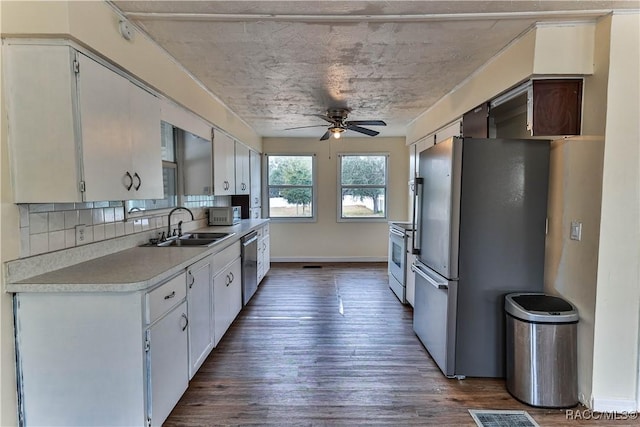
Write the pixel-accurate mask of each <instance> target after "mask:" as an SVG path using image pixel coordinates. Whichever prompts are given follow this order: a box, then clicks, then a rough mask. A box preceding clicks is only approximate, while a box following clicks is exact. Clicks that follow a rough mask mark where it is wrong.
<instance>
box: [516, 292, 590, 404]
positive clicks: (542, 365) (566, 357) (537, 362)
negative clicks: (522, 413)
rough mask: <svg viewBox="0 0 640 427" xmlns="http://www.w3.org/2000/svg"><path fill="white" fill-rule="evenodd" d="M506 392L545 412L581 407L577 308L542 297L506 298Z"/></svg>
mask: <svg viewBox="0 0 640 427" xmlns="http://www.w3.org/2000/svg"><path fill="white" fill-rule="evenodd" d="M505 312H506V317H507V322H506V323H507V342H506V349H507V354H506V359H507V390H508V391H509V393H511V394H512V395H513V396H514V397H515V398H516V399H518V400H520V401H522V402H524V403H526V404H528V405H531V406H539V407H546V408H567V407H571V406H575V405H577V404H578V380H577V358H576V353H577V323H578V310H577V309H576V308H575V306H574V305H573V304H571V303H570V302H568V301H566V300H564V299H562V298H558V297H554V296H551V295H545V294H540V293H515V294H509V295H507V296H506V298H505Z"/></svg>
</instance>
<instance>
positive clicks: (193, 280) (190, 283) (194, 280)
mask: <svg viewBox="0 0 640 427" xmlns="http://www.w3.org/2000/svg"><path fill="white" fill-rule="evenodd" d="M187 273H188V274H189V277H190V278H191V282H189V289H191V288H192V287H193V284H194V283H196V278H195V277H193V274H191V272H190V271H188V272H187Z"/></svg>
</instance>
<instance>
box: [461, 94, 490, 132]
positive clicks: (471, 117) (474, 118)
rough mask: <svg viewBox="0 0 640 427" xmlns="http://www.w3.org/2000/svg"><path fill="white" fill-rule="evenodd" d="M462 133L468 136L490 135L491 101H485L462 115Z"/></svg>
mask: <svg viewBox="0 0 640 427" xmlns="http://www.w3.org/2000/svg"><path fill="white" fill-rule="evenodd" d="M462 135H463V136H465V137H467V138H488V137H489V103H488V102H485V103H483V104H481V105H479V106H477V107H476V108H474V109H473V110H471V111H468V112H467V113H465V114H464V115H463V116H462Z"/></svg>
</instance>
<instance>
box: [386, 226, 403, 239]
mask: <svg viewBox="0 0 640 427" xmlns="http://www.w3.org/2000/svg"><path fill="white" fill-rule="evenodd" d="M389 233H391V234H395V235H396V236H398V237H402V238H404V237H405V234H404V233H402V232H401V231H398V230H396V229H395V228H393V227H391V228H389Z"/></svg>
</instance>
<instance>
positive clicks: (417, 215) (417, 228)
mask: <svg viewBox="0 0 640 427" xmlns="http://www.w3.org/2000/svg"><path fill="white" fill-rule="evenodd" d="M423 183H424V178H421V177H416V178H415V180H414V181H413V218H412V221H411V222H412V223H413V239H412V240H411V242H412V243H411V253H412V254H414V255H419V254H420V239H421V236H422V184H423Z"/></svg>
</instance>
